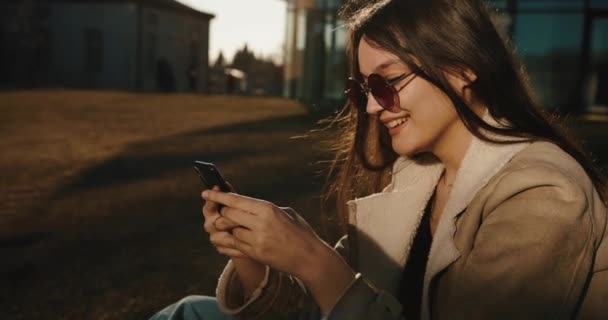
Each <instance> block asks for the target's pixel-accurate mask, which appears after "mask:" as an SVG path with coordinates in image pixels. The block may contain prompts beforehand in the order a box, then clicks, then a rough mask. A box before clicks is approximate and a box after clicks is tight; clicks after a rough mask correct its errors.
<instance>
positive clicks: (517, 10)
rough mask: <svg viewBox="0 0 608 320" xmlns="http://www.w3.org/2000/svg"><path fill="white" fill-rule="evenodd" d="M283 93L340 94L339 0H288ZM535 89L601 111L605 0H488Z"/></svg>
mask: <svg viewBox="0 0 608 320" xmlns="http://www.w3.org/2000/svg"><path fill="white" fill-rule="evenodd" d="M287 2H288V6H287V7H288V9H287V10H288V14H287V30H286V41H285V44H286V48H285V49H286V50H285V81H286V83H285V86H284V88H285V92H284V93H285V95H286V96H287V97H291V98H296V99H298V100H300V101H303V102H304V103H306V104H307V105H309V106H310V107H311V108H313V109H315V110H318V109H324V108H325V109H327V108H330V109H335V108H336V107H340V106H341V105H342V104H343V101H344V95H343V91H344V83H345V78H346V77H347V72H348V71H347V70H348V68H347V65H346V56H345V44H346V37H345V36H346V35H345V30H344V28H343V27H342V22H341V21H340V20H339V18H338V16H337V14H338V10H339V7H340V6H341V4H342V0H287ZM489 2H490V4H491V5H492V6H493V7H494V8H496V16H495V18H496V19H495V20H496V24H497V26H498V28H499V29H500V30H501V32H503V33H504V34H505V35H506V36H508V37H510V38H511V39H512V40H513V43H514V44H515V46H516V48H517V53H518V55H519V57H520V58H521V60H522V61H523V63H524V65H525V67H526V69H527V71H528V74H529V77H530V82H531V85H532V87H533V88H534V90H535V94H536V95H537V97H538V98H539V99H540V100H541V102H542V103H543V105H545V106H546V107H547V108H550V109H557V110H560V111H561V112H566V113H608V0H493V1H489Z"/></svg>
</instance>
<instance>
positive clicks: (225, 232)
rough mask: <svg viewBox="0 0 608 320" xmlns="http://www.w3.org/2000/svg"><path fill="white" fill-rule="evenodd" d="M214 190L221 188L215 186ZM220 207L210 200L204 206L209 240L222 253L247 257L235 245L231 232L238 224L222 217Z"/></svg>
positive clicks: (205, 224) (233, 256)
mask: <svg viewBox="0 0 608 320" xmlns="http://www.w3.org/2000/svg"><path fill="white" fill-rule="evenodd" d="M213 190H219V188H218V187H215V188H213ZM220 209H221V205H220V204H218V203H217V202H213V201H209V200H207V201H206V202H205V205H204V206H203V216H204V217H205V223H204V225H203V227H204V229H205V231H206V232H207V233H208V234H209V240H210V241H211V243H212V244H213V246H214V247H215V248H216V250H217V251H218V252H219V253H220V254H223V255H226V256H229V257H231V258H247V256H246V255H245V254H243V253H242V252H241V251H239V250H238V249H237V248H236V247H235V240H234V237H233V236H232V234H231V232H230V231H231V229H232V228H233V227H234V226H237V225H236V224H235V223H234V222H232V221H230V220H228V219H224V218H222V216H221V214H220ZM219 220H221V221H219ZM220 222H221V223H220ZM220 225H221V228H220ZM231 226H232V227H231Z"/></svg>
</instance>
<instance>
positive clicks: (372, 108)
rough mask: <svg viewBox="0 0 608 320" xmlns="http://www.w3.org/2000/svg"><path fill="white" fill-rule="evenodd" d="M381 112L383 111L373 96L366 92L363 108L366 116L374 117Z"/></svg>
mask: <svg viewBox="0 0 608 320" xmlns="http://www.w3.org/2000/svg"><path fill="white" fill-rule="evenodd" d="M382 110H384V108H382V106H381V105H380V104H379V103H378V101H376V98H375V97H374V95H373V94H371V92H368V93H367V105H366V106H365V111H366V112H367V114H370V115H376V114H379V113H380V112H381V111H382Z"/></svg>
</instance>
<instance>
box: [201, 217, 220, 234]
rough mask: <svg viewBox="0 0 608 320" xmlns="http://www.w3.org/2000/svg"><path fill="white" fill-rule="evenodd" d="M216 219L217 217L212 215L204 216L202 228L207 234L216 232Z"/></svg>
mask: <svg viewBox="0 0 608 320" xmlns="http://www.w3.org/2000/svg"><path fill="white" fill-rule="evenodd" d="M218 216H219V215H218ZM216 219H217V218H214V217H209V218H205V222H204V223H203V229H204V230H205V232H207V233H209V234H212V233H215V232H217V229H216V228H215V226H214V224H215V220H216Z"/></svg>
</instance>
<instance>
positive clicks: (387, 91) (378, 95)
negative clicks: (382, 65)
mask: <svg viewBox="0 0 608 320" xmlns="http://www.w3.org/2000/svg"><path fill="white" fill-rule="evenodd" d="M367 83H368V86H369V88H370V90H371V91H372V94H373V95H374V98H375V99H376V101H377V102H378V104H380V105H381V106H382V107H383V108H384V109H386V110H388V111H391V112H395V110H396V109H398V106H399V103H398V102H397V101H396V97H397V94H396V92H395V90H394V89H393V87H392V86H390V85H389V84H388V83H386V80H385V79H384V78H383V77H382V76H380V75H378V74H375V73H374V74H371V75H370V76H369V78H368V79H367Z"/></svg>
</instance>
